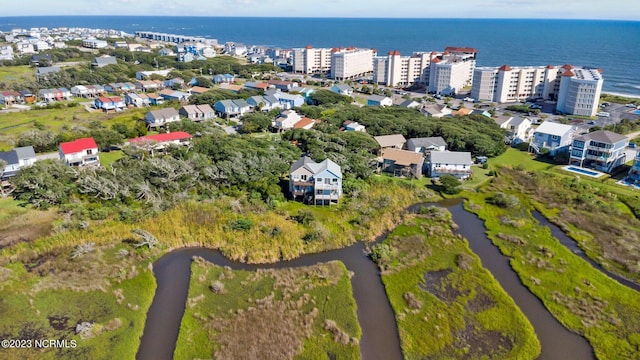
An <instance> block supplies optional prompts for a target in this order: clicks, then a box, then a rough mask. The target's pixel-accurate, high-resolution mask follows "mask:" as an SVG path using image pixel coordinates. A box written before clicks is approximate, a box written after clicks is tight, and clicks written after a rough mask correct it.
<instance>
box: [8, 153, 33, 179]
mask: <svg viewBox="0 0 640 360" xmlns="http://www.w3.org/2000/svg"><path fill="white" fill-rule="evenodd" d="M0 160H2V161H4V167H2V168H0V180H6V179H8V178H10V177H12V176H15V175H16V173H17V172H18V170H20V169H22V168H24V167H27V166H31V165H33V163H35V162H36V153H35V152H34V151H33V147H32V146H23V147H18V148H15V149H13V150H11V151H3V152H0Z"/></svg>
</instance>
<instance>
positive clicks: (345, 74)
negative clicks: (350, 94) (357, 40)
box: [331, 47, 376, 80]
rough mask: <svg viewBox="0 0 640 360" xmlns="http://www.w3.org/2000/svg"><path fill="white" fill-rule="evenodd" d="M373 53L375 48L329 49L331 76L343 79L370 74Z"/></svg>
mask: <svg viewBox="0 0 640 360" xmlns="http://www.w3.org/2000/svg"><path fill="white" fill-rule="evenodd" d="M375 54H376V51H375V49H356V48H354V47H350V48H347V49H343V48H333V49H331V78H332V79H335V80H345V79H355V78H358V77H362V76H365V75H370V74H371V73H372V72H373V57H374V56H375Z"/></svg>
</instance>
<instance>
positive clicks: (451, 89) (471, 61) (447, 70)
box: [429, 47, 477, 95]
mask: <svg viewBox="0 0 640 360" xmlns="http://www.w3.org/2000/svg"><path fill="white" fill-rule="evenodd" d="M476 54H477V51H476V49H474V48H459V47H447V48H446V49H445V50H444V53H442V55H441V56H440V57H437V58H433V59H432V60H431V64H430V66H429V92H430V93H435V94H444V95H453V94H456V93H458V92H460V90H462V88H464V87H465V86H471V84H472V81H473V72H474V69H475V67H476Z"/></svg>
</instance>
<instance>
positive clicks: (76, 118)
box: [0, 99, 148, 150]
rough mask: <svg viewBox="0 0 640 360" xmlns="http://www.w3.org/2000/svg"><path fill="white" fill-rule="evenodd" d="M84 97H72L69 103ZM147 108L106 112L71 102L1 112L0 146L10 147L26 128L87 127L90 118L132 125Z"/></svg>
mask: <svg viewBox="0 0 640 360" xmlns="http://www.w3.org/2000/svg"><path fill="white" fill-rule="evenodd" d="M82 100H84V101H87V99H74V100H72V101H69V102H68V103H72V102H78V101H82ZM147 111H148V110H147V109H130V110H127V111H125V112H122V113H110V114H105V113H103V112H88V111H87V110H85V108H84V106H81V105H79V106H74V107H67V108H61V109H39V110H30V111H21V112H15V113H8V114H0V150H2V149H6V150H10V149H11V148H13V146H14V144H15V141H16V140H17V139H18V137H19V135H20V134H22V133H24V132H27V131H29V130H36V129H42V130H49V131H53V132H54V133H59V132H61V131H63V130H71V129H73V128H74V127H84V128H87V127H88V126H89V124H90V123H91V122H92V121H95V120H97V121H101V122H103V123H104V124H105V125H107V126H110V125H111V124H114V123H124V124H126V125H128V126H131V127H132V126H133V124H134V123H135V122H136V121H139V119H143V118H144V115H145V113H146V112H147Z"/></svg>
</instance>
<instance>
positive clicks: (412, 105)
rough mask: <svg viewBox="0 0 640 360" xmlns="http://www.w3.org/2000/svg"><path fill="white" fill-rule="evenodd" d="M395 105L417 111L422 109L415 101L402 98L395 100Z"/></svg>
mask: <svg viewBox="0 0 640 360" xmlns="http://www.w3.org/2000/svg"><path fill="white" fill-rule="evenodd" d="M393 105H395V106H399V107H403V108H407V109H417V108H419V107H420V105H421V104H420V103H419V102H417V101H415V100H411V99H402V98H400V99H397V100H394V101H393Z"/></svg>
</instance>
